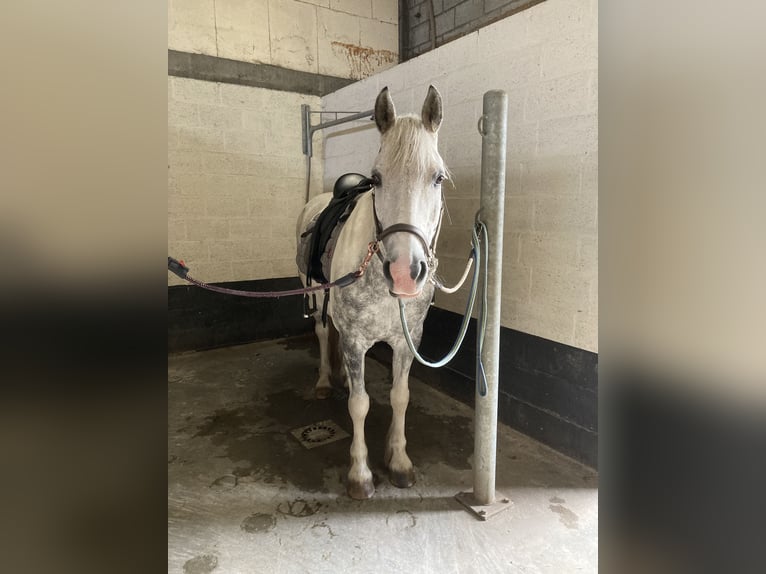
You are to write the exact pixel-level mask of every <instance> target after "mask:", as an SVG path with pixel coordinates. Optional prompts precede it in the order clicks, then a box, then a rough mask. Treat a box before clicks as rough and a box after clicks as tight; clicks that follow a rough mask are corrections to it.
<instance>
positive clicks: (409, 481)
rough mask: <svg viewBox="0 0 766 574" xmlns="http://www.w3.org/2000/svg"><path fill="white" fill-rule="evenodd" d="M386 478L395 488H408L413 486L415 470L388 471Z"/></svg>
mask: <svg viewBox="0 0 766 574" xmlns="http://www.w3.org/2000/svg"><path fill="white" fill-rule="evenodd" d="M388 478H389V480H390V481H391V484H393V485H394V486H395V487H396V488H409V487H411V486H412V485H413V484H415V469H414V468H411V469H409V470H405V471H398V470H392V471H389V473H388Z"/></svg>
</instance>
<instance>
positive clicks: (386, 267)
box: [383, 261, 394, 281]
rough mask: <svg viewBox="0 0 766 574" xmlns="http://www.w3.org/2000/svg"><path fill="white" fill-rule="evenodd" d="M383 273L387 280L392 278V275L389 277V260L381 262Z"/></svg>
mask: <svg viewBox="0 0 766 574" xmlns="http://www.w3.org/2000/svg"><path fill="white" fill-rule="evenodd" d="M383 275H384V276H385V278H386V279H388V280H389V281H393V280H394V279H393V277H391V262H390V261H385V262H383Z"/></svg>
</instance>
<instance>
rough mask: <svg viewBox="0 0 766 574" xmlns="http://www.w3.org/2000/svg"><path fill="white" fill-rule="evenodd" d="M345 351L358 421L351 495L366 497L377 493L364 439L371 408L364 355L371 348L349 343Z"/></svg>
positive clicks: (353, 412) (351, 401)
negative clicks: (365, 422) (365, 378)
mask: <svg viewBox="0 0 766 574" xmlns="http://www.w3.org/2000/svg"><path fill="white" fill-rule="evenodd" d="M343 351H344V352H343V361H344V365H345V367H346V377H347V380H348V383H349V395H348V412H349V414H350V415H351V422H352V423H353V425H354V438H353V440H352V441H351V469H350V470H349V472H348V486H347V490H348V495H349V496H350V497H351V498H356V499H365V498H370V497H371V496H372V495H373V494H374V493H375V485H374V484H373V482H372V472H371V471H370V467H369V466H368V464H367V444H366V443H365V441H364V421H365V419H366V418H367V412H368V411H369V410H370V396H369V395H368V394H367V391H366V390H365V387H364V355H365V353H366V352H367V349H365V348H363V347H360V346H358V345H353V346H352V345H348V346H344V348H343Z"/></svg>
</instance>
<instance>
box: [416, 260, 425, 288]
mask: <svg viewBox="0 0 766 574" xmlns="http://www.w3.org/2000/svg"><path fill="white" fill-rule="evenodd" d="M427 273H428V267H426V262H425V261H421V262H420V273H418V276H417V279H416V281H417V282H418V283H420V282H421V281H425V278H426V274H427Z"/></svg>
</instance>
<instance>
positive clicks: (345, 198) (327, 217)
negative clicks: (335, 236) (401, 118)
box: [302, 173, 373, 283]
mask: <svg viewBox="0 0 766 574" xmlns="http://www.w3.org/2000/svg"><path fill="white" fill-rule="evenodd" d="M372 187H373V183H372V180H371V179H369V178H367V177H365V176H363V175H361V174H359V173H346V174H344V175H342V176H340V177H339V178H338V180H337V181H336V182H335V186H334V187H333V192H332V199H331V200H330V203H329V204H328V205H327V207H325V208H324V210H323V211H322V213H320V214H319V217H317V219H316V223H315V224H314V226H313V227H312V228H311V229H309V230H308V231H306V232H304V233H303V235H302V237H305V236H307V235H309V234H310V235H311V244H310V248H309V250H308V252H309V258H308V265H307V270H306V277H307V279H308V282H309V283H310V282H311V281H312V280H314V281H316V282H318V283H327V282H328V281H329V278H328V277H327V276H326V275H325V273H324V269H322V255H323V254H324V252H325V249H326V248H327V243H328V242H329V241H330V238H331V236H332V233H333V231H334V230H335V228H336V227H337V226H338V224H339V223H343V222H344V221H346V219H348V216H349V215H351V212H352V211H353V209H354V206H355V205H356V199H357V198H358V197H359V195H361V194H362V193H365V192H366V191H370V190H371V189H372Z"/></svg>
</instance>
